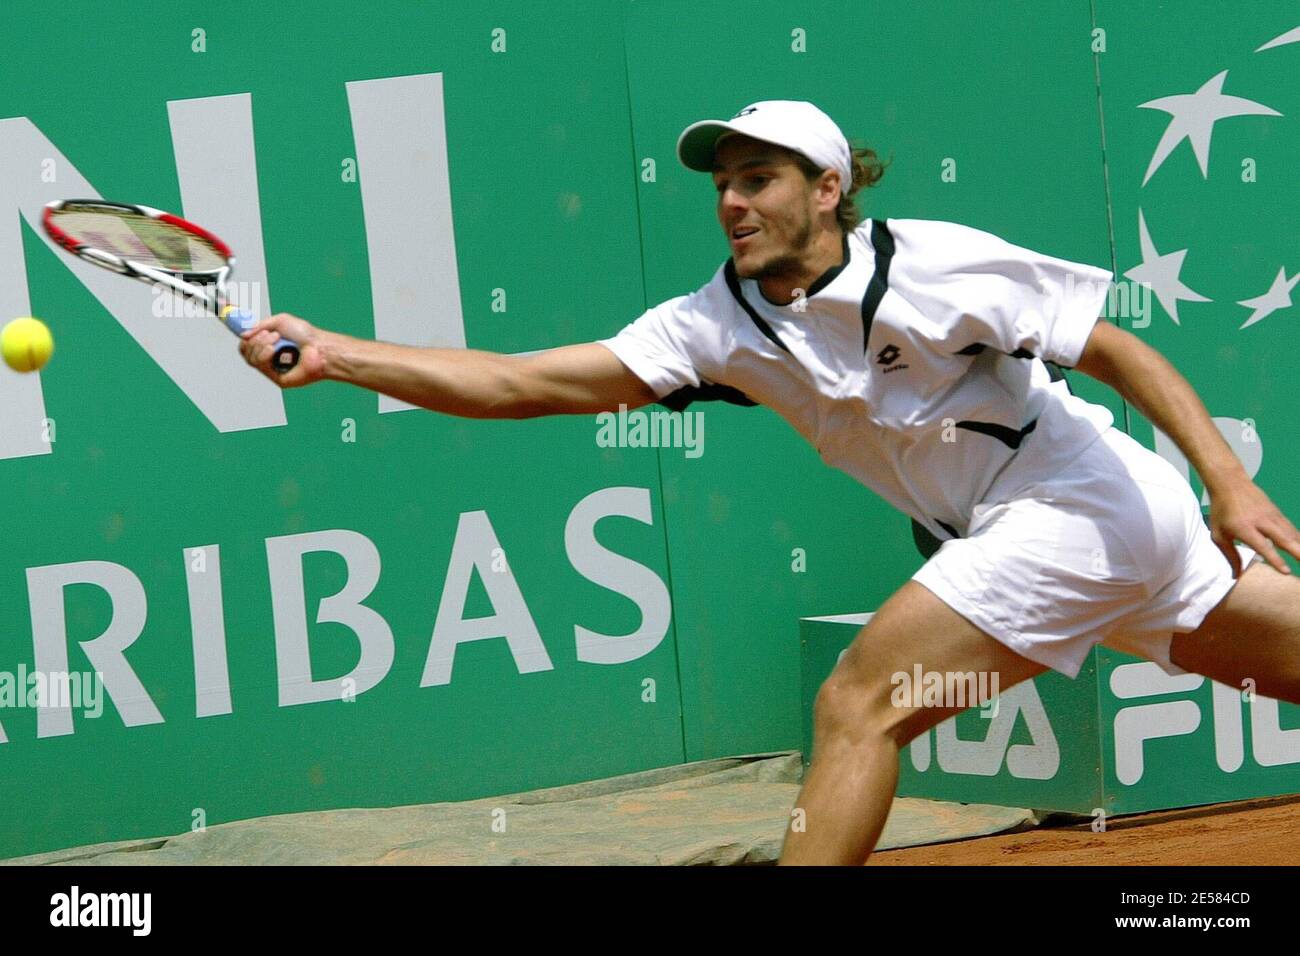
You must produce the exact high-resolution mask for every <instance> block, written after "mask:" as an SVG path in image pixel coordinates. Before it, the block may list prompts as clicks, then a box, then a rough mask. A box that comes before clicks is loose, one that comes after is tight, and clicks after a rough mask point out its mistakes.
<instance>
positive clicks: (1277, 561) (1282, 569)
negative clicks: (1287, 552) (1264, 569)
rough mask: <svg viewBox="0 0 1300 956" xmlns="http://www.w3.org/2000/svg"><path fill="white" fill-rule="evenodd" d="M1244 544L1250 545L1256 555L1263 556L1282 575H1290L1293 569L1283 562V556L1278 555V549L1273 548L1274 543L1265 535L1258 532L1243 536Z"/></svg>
mask: <svg viewBox="0 0 1300 956" xmlns="http://www.w3.org/2000/svg"><path fill="white" fill-rule="evenodd" d="M1241 540H1242V543H1243V544H1246V545H1249V546H1250V547H1251V548H1253V549H1254V550H1255V553H1256V554H1259V555H1262V556H1263V558H1264V560H1265V561H1267V562H1268V563H1269V564H1271V565H1272V566H1273V568H1274V569H1275V570H1276V571H1277V572H1278V573H1280V574H1290V573H1291V568H1290V567H1288V566H1287V563H1286V562H1285V561H1283V560H1282V556H1281V555H1280V554H1278V553H1277V548H1275V547H1273V542H1272V541H1270V540H1269V539H1268V538H1267V537H1266V536H1265V535H1263V534H1261V533H1260V532H1258V531H1256V532H1253V533H1250V534H1243V535H1242V536H1241Z"/></svg>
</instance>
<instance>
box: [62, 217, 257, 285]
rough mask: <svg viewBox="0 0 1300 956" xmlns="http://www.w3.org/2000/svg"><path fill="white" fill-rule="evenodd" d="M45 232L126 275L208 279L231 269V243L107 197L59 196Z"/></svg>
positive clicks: (69, 248) (184, 222)
mask: <svg viewBox="0 0 1300 956" xmlns="http://www.w3.org/2000/svg"><path fill="white" fill-rule="evenodd" d="M42 225H43V226H44V227H45V232H46V234H47V235H48V236H49V237H50V238H51V239H52V240H54V241H55V242H56V243H58V244H59V245H60V246H62V247H63V248H64V249H66V250H67V251H68V252H70V253H72V254H73V255H76V256H79V257H80V258H82V259H85V260H86V261H88V262H93V263H95V264H96V265H99V266H103V267H104V268H106V269H112V270H113V271H114V272H120V273H122V274H124V275H147V274H149V273H157V272H161V273H166V274H168V275H172V276H176V277H177V278H180V279H182V280H184V281H186V282H192V283H200V284H202V283H209V282H214V281H219V280H221V279H222V278H224V276H226V275H227V274H229V272H230V269H231V267H232V266H233V265H234V263H235V258H234V256H233V255H232V253H231V251H230V247H229V246H227V245H226V244H225V243H224V242H222V241H221V240H220V239H219V238H217V237H216V236H215V235H213V234H212V233H211V232H209V231H208V230H206V229H204V228H203V227H202V226H196V225H195V224H194V223H192V222H189V221H188V220H186V219H182V218H181V217H180V216H174V215H172V214H171V213H167V212H163V211H162V210H160V209H154V208H152V207H150V206H137V205H133V204H130V203H118V202H108V201H106V200H103V199H58V200H55V201H54V202H52V203H49V204H47V205H46V207H45V213H44V215H43V216H42Z"/></svg>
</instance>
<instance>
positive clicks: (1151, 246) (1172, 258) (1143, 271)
mask: <svg viewBox="0 0 1300 956" xmlns="http://www.w3.org/2000/svg"><path fill="white" fill-rule="evenodd" d="M1138 239H1139V241H1140V242H1141V244H1142V263H1141V264H1140V265H1136V266H1134V267H1133V268H1132V269H1129V270H1128V272H1126V273H1124V278H1125V279H1132V280H1133V281H1134V282H1140V283H1143V284H1146V285H1150V287H1151V291H1152V292H1153V293H1155V297H1156V299H1157V300H1158V301H1159V302H1160V304H1161V305H1162V306H1164V310H1165V311H1166V312H1168V313H1169V317H1170V318H1172V319H1173V320H1174V325H1182V323H1181V322H1179V321H1178V302H1179V300H1180V299H1182V300H1185V301H1187V302H1211V301H1213V300H1211V299H1207V298H1206V297H1205V296H1203V295H1201V294H1200V293H1199V292H1193V291H1192V290H1191V289H1189V288H1188V287H1187V286H1185V285H1183V282H1182V280H1181V279H1179V278H1178V273H1179V272H1181V271H1182V268H1183V258H1184V257H1185V256H1186V255H1187V250H1186V249H1179V250H1178V251H1177V252H1167V253H1165V254H1164V255H1161V254H1160V253H1159V252H1157V251H1156V244H1155V243H1154V242H1152V241H1151V233H1150V232H1148V231H1147V220H1146V217H1145V216H1144V215H1143V214H1142V210H1141V209H1138Z"/></svg>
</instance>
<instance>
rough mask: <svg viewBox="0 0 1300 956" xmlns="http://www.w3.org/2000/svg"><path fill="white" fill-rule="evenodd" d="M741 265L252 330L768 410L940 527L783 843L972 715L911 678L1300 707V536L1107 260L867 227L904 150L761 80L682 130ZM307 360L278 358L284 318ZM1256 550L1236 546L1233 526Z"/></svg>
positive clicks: (554, 382) (881, 792) (835, 681)
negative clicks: (1102, 669)
mask: <svg viewBox="0 0 1300 956" xmlns="http://www.w3.org/2000/svg"><path fill="white" fill-rule="evenodd" d="M677 150H678V156H679V158H680V160H681V161H682V162H683V163H684V164H685V165H686V166H687V167H688V168H690V169H693V170H698V171H700V172H705V173H709V174H710V175H711V176H712V177H713V182H714V185H715V187H716V189H717V216H718V221H719V223H720V224H721V226H722V229H723V232H724V234H725V235H726V237H727V241H728V243H729V244H730V248H731V258H730V259H728V260H727V262H726V263H724V264H723V265H722V266H721V267H720V268H719V269H718V270H717V272H716V273H715V274H714V275H713V277H712V278H711V279H710V280H709V281H708V282H707V283H705V284H704V285H703V286H702V287H700V288H699V289H697V290H696V291H694V292H692V293H690V294H689V295H683V296H678V297H677V298H673V299H670V300H668V301H666V302H663V303H661V304H659V305H657V306H655V307H654V308H652V309H650V310H648V311H647V312H646V313H645V314H644V315H642V316H641V317H640V318H638V319H636V321H634V322H632V323H631V324H630V325H628V326H627V327H626V328H624V329H623V330H622V331H620V332H619V333H618V334H617V335H614V336H613V337H612V338H608V339H605V340H602V341H600V342H592V343H587V344H582V345H573V346H567V347H564V348H557V349H554V350H551V351H547V352H543V353H539V354H534V355H529V356H518V357H511V356H504V355H497V354H493V353H488V352H480V351H472V350H460V349H455V350H453V349H426V348H413V347H407V346H401V345H390V344H385V343H381V342H372V341H365V340H359V339H355V338H350V337H347V336H344V335H339V334H336V333H332V332H328V331H324V330H321V329H318V328H316V327H314V326H312V325H310V324H309V323H307V322H305V321H303V320H302V319H299V318H295V317H293V316H290V315H276V316H274V317H272V318H270V319H268V320H266V321H264V322H262V323H261V324H260V325H259V326H258V328H257V329H255V330H254V331H252V332H249V333H246V334H245V337H244V341H243V342H242V343H241V346H240V347H241V350H242V352H243V354H244V356H245V358H246V359H247V361H248V362H249V363H250V364H252V365H253V366H255V367H256V368H258V369H260V370H261V371H262V372H263V373H264V374H266V375H267V377H268V378H270V379H271V380H272V381H274V382H277V383H278V384H280V385H281V386H283V387H286V388H289V387H295V386H300V385H305V384H308V383H310V382H314V381H317V380H319V379H335V380H339V381H345V382H351V383H353V384H355V385H359V386H362V387H364V388H368V389H373V390H375V391H378V392H382V393H384V394H387V395H391V396H394V397H396V398H399V399H403V400H405V401H407V402H411V403H413V404H417V405H421V406H423V407H425V408H429V409H432V410H434V411H438V412H444V413H447V414H452V415H461V416H467V417H475V418H526V417H532V416H538V415H554V414H590V413H594V412H600V411H613V410H616V409H618V408H619V406H626V407H627V408H635V407H638V406H641V405H645V404H648V403H652V402H659V403H661V404H664V405H667V406H668V407H670V408H675V409H680V408H683V407H685V406H686V404H688V403H689V402H691V401H695V400H701V399H721V400H724V401H732V402H737V403H740V404H755V403H756V404H759V405H766V406H767V407H769V408H771V409H773V410H774V411H775V412H776V413H777V414H779V415H781V416H782V417H783V418H785V419H786V420H787V421H788V422H789V423H790V424H791V425H792V426H793V427H794V428H795V430H796V431H798V432H799V434H801V435H802V436H803V437H804V438H805V439H807V440H808V441H809V442H811V443H812V444H813V446H814V447H815V448H817V450H818V451H819V453H820V454H821V456H822V458H823V459H824V460H825V461H826V462H827V463H828V464H831V465H834V466H835V467H838V468H841V469H843V470H844V471H846V472H848V473H849V474H851V475H852V476H854V477H855V478H857V479H858V480H859V481H861V482H862V483H863V484H865V485H866V486H867V487H869V488H871V489H872V490H874V491H875V492H876V493H878V494H879V495H880V496H881V497H883V498H884V499H885V500H886V501H888V502H889V503H890V504H892V505H894V506H895V507H896V508H898V509H900V510H901V511H903V512H904V513H906V514H908V515H910V516H911V517H912V519H913V521H914V522H915V523H916V525H919V526H920V527H921V528H922V529H924V531H925V533H926V535H927V536H928V537H930V538H933V539H934V540H935V541H936V543H938V542H941V544H939V546H938V547H937V550H935V551H934V552H933V553H932V554H931V555H930V557H929V558H928V560H927V561H926V562H925V563H924V565H923V566H922V567H921V568H920V569H919V570H918V571H917V572H916V573H915V574H914V575H913V576H912V579H911V580H910V581H908V582H907V583H905V584H904V585H903V586H902V587H901V588H900V589H899V590H898V591H897V592H895V593H894V594H893V595H892V596H891V597H890V598H889V599H888V600H886V601H885V602H884V603H883V604H882V605H881V606H880V608H879V609H878V611H877V613H876V614H875V615H874V616H873V617H872V619H871V622H870V623H869V624H867V626H866V627H864V628H863V629H862V632H861V633H860V634H859V635H858V636H857V638H856V639H855V641H854V643H853V645H852V646H851V647H850V649H849V651H848V653H847V654H845V655H844V657H843V658H842V659H841V661H840V663H839V665H838V666H837V667H836V668H835V670H834V672H833V673H832V674H831V676H830V677H829V678H828V679H827V681H826V683H825V684H824V686H823V687H822V688H821V691H820V693H819V694H818V696H817V701H816V708H815V722H816V732H815V742H814V752H813V760H812V765H811V767H810V768H809V772H808V775H807V778H806V780H805V782H804V786H803V789H802V792H801V793H800V795H799V799H798V802H797V809H798V810H800V811H802V813H792V815H791V817H792V825H791V828H790V831H789V832H788V833H787V836H786V841H785V845H784V848H783V850H782V855H781V861H782V862H783V863H861V862H863V861H864V860H866V858H867V857H868V855H869V854H870V853H871V851H872V849H873V847H874V846H875V844H876V841H877V839H878V838H879V836H880V832H881V829H882V828H883V826H884V823H885V818H886V816H887V815H888V812H889V808H890V805H891V802H892V800H893V797H894V791H895V788H896V785H897V779H898V759H899V752H900V750H901V748H902V747H903V746H904V745H906V744H907V743H908V742H909V741H910V740H912V739H913V738H914V737H916V736H917V735H919V734H921V733H923V732H924V731H926V730H927V729H929V728H931V727H933V726H934V725H935V724H937V723H939V722H940V721H942V720H944V719H946V718H947V717H950V716H952V714H954V713H956V712H957V709H956V708H944V707H924V706H899V705H898V704H897V703H896V702H895V700H894V699H893V697H894V695H893V691H894V689H895V683H894V681H892V680H891V677H892V675H894V674H897V673H906V674H912V673H913V672H914V668H915V667H916V666H918V665H919V666H920V667H921V668H922V670H923V671H927V672H937V673H939V674H950V673H968V672H975V673H980V672H984V673H986V674H988V675H989V677H990V681H991V677H992V675H993V674H997V675H998V682H999V686H1000V687H1001V688H1003V689H1005V688H1008V687H1011V686H1013V685H1015V684H1017V683H1019V682H1021V681H1024V680H1027V679H1029V678H1032V677H1034V676H1035V675H1037V674H1040V673H1042V672H1043V671H1045V670H1047V669H1049V668H1050V669H1053V670H1056V671H1059V672H1060V673H1063V674H1066V675H1068V676H1070V677H1075V676H1076V675H1077V674H1078V672H1079V669H1080V667H1081V666H1082V665H1083V663H1084V661H1085V659H1086V658H1087V656H1088V653H1089V651H1090V650H1091V648H1092V647H1093V646H1094V645H1096V644H1099V643H1104V644H1106V645H1107V646H1110V647H1115V648H1117V649H1121V650H1124V651H1127V652H1130V653H1134V654H1138V655H1141V656H1143V657H1146V658H1148V659H1150V660H1152V661H1155V662H1156V663H1157V664H1158V665H1159V666H1160V667H1162V668H1163V669H1165V670H1166V671H1167V672H1169V673H1171V674H1178V673H1184V672H1194V673H1197V674H1203V675H1205V676H1206V677H1209V678H1211V679H1213V680H1217V681H1221V682H1223V683H1224V684H1227V685H1229V686H1233V687H1240V686H1242V685H1243V682H1244V681H1245V680H1247V679H1251V680H1253V681H1254V682H1255V687H1256V689H1257V691H1258V692H1259V693H1261V694H1264V695H1266V696H1270V697H1275V698H1278V699H1281V700H1286V701H1291V702H1300V581H1298V580H1297V579H1296V578H1295V577H1294V576H1291V574H1290V571H1289V568H1288V567H1287V564H1286V562H1285V560H1284V559H1283V557H1282V556H1281V554H1280V553H1279V549H1281V550H1282V551H1285V552H1286V553H1288V554H1290V555H1291V556H1292V557H1295V558H1298V559H1300V532H1297V530H1296V528H1295V526H1294V525H1292V523H1291V522H1290V521H1288V520H1287V518H1286V517H1285V516H1284V515H1283V514H1282V513H1281V511H1279V509H1278V508H1277V507H1276V506H1275V505H1274V504H1273V502H1272V501H1270V500H1269V498H1268V496H1267V495H1266V494H1265V493H1264V492H1263V491H1262V490H1261V489H1260V488H1259V487H1257V486H1256V485H1255V484H1254V483H1253V482H1252V481H1251V480H1250V478H1249V476H1248V475H1247V474H1246V472H1245V470H1244V468H1243V467H1242V465H1241V464H1240V462H1239V461H1238V459H1237V458H1236V456H1235V455H1234V454H1233V452H1232V450H1231V449H1230V447H1229V446H1228V445H1227V443H1226V442H1225V441H1224V440H1223V438H1222V437H1221V436H1220V434H1219V431H1218V429H1217V428H1216V426H1215V425H1214V423H1213V422H1212V421H1211V420H1210V417H1209V415H1208V414H1207V412H1206V410H1205V407H1204V406H1203V405H1202V403H1201V401H1200V400H1199V399H1198V397H1197V395H1196V393H1195V392H1194V391H1193V390H1192V388H1191V386H1190V385H1189V384H1188V383H1187V381H1186V380H1185V379H1184V378H1183V377H1182V376H1181V375H1180V374H1179V373H1178V372H1177V371H1176V370H1175V369H1174V368H1173V366H1172V365H1170V363H1169V362H1168V361H1166V360H1165V359H1164V358H1163V357H1162V356H1161V355H1160V354H1159V353H1158V352H1156V351H1155V350H1153V349H1152V348H1150V347H1149V346H1147V345H1146V344H1145V343H1144V342H1143V341H1142V340H1141V339H1139V338H1137V337H1136V336H1134V335H1132V334H1130V333H1129V332H1126V331H1123V330H1121V329H1119V328H1118V327H1117V326H1115V325H1114V324H1112V323H1111V322H1109V321H1106V320H1104V319H1103V320H1101V321H1099V316H1101V314H1102V312H1103V306H1104V302H1105V299H1106V295H1107V284H1108V283H1109V281H1110V279H1111V273H1109V272H1108V271H1106V270H1103V269H1098V268H1095V267H1093V266H1089V265H1082V264H1078V263H1073V262H1067V261H1064V260H1062V259H1057V258H1053V257H1052V256H1048V255H1043V254H1041V253H1037V252H1033V251H1030V250H1028V249H1024V248H1020V247H1018V246H1015V245H1012V244H1010V243H1008V242H1005V241H1003V240H1002V239H1000V238H997V237H995V236H993V235H990V234H988V233H986V232H982V231H980V230H977V229H972V228H969V227H967V226H962V225H957V224H954V223H948V222H934V221H923V220H914V219H890V220H867V221H862V222H860V221H859V220H860V216H859V214H858V211H857V209H856V206H855V202H854V195H855V193H857V192H858V191H859V190H860V189H862V188H863V187H865V186H869V185H873V184H874V183H875V181H876V180H877V179H878V178H879V177H880V175H881V174H882V172H883V168H882V166H881V165H880V163H879V162H878V161H877V160H876V158H875V154H874V153H872V152H870V151H869V150H864V149H851V148H850V146H849V143H848V141H847V140H846V139H845V137H844V134H843V133H842V132H841V131H840V129H839V128H838V127H837V126H836V124H835V123H834V122H833V121H832V120H831V119H830V117H828V116H827V115H826V114H825V113H823V112H822V111H821V110H819V109H818V108H817V107H815V106H814V105H812V104H811V103H805V102H794V101H786V100H779V101H765V102H759V103H754V104H751V105H749V106H746V107H745V108H744V109H742V110H741V111H740V112H738V113H737V114H736V115H735V116H733V117H732V118H731V119H729V120H705V121H702V122H699V123H694V124H692V125H691V126H689V127H687V128H686V129H685V130H684V131H683V133H682V135H681V137H680V139H679V140H678V144H677ZM281 336H283V337H286V338H290V339H293V340H294V341H296V342H298V343H299V344H300V345H301V347H302V361H301V363H300V364H299V366H298V368H297V369H295V370H294V371H292V372H290V373H289V374H287V375H284V376H278V375H276V374H275V373H274V372H273V371H272V369H271V367H270V356H271V346H272V344H273V343H274V342H275V341H276V340H277V339H278V338H279V337H281ZM1060 369H1075V370H1078V371H1080V372H1083V373H1084V374H1087V375H1090V376H1092V377H1094V378H1096V379H1098V380H1100V381H1102V382H1105V383H1106V384H1108V385H1110V386H1111V387H1113V388H1114V389H1115V390H1116V391H1117V392H1119V393H1120V395H1122V396H1123V397H1124V399H1125V400H1126V401H1128V402H1130V403H1131V404H1132V405H1133V406H1135V407H1136V408H1137V409H1138V410H1139V411H1141V412H1142V414H1143V415H1145V416H1146V417H1147V418H1148V419H1149V420H1150V421H1152V422H1153V423H1154V424H1155V425H1156V426H1157V427H1158V428H1159V429H1160V430H1161V431H1163V432H1164V433H1165V434H1167V435H1168V436H1169V437H1170V438H1171V439H1172V440H1173V441H1174V442H1176V443H1177V445H1178V447H1179V448H1181V449H1182V451H1183V452H1184V454H1186V456H1187V458H1188V460H1189V461H1190V462H1191V463H1192V465H1193V466H1194V467H1195V468H1196V471H1197V473H1198V474H1199V475H1200V476H1201V479H1202V480H1203V481H1204V483H1205V486H1206V488H1207V489H1208V491H1209V494H1210V503H1211V510H1210V518H1209V527H1208V528H1207V526H1206V521H1205V519H1204V518H1203V516H1202V514H1201V509H1200V503H1199V502H1198V500H1197V498H1196V496H1195V494H1194V493H1193V491H1192V489H1191V487H1190V486H1189V485H1188V483H1187V481H1186V480H1185V479H1184V478H1183V477H1182V475H1181V474H1179V472H1178V471H1177V470H1175V469H1174V468H1173V467H1172V466H1171V465H1170V464H1169V463H1167V462H1166V461H1164V459H1162V458H1160V457H1159V456H1158V455H1156V454H1154V453H1153V452H1150V451H1148V450H1147V449H1145V448H1144V447H1142V446H1141V445H1140V444H1138V443H1137V442H1136V441H1134V440H1133V439H1131V438H1129V437H1128V436H1127V435H1125V434H1124V433H1123V432H1121V431H1119V430H1117V429H1116V428H1115V427H1114V421H1113V418H1112V416H1111V413H1110V412H1109V411H1108V410H1107V409H1106V408H1104V407H1102V406H1099V405H1094V404H1091V403H1089V402H1086V401H1084V400H1083V399H1081V398H1079V397H1077V396H1075V395H1073V394H1071V392H1070V388H1069V385H1068V383H1067V382H1066V381H1064V375H1063V374H1062V373H1061V372H1060ZM1238 542H1240V544H1238Z"/></svg>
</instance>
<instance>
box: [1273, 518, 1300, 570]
mask: <svg viewBox="0 0 1300 956" xmlns="http://www.w3.org/2000/svg"><path fill="white" fill-rule="evenodd" d="M1274 527H1275V530H1276V533H1275V534H1272V535H1270V537H1272V539H1273V540H1274V541H1276V542H1277V543H1278V544H1280V545H1281V546H1282V547H1283V548H1285V549H1286V552H1287V554H1289V555H1291V557H1293V558H1295V559H1296V560H1297V561H1300V531H1297V530H1296V526H1295V525H1293V524H1292V523H1291V522H1290V521H1288V520H1287V519H1286V516H1285V515H1279V516H1278V519H1277V521H1276V522H1275V524H1274Z"/></svg>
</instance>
